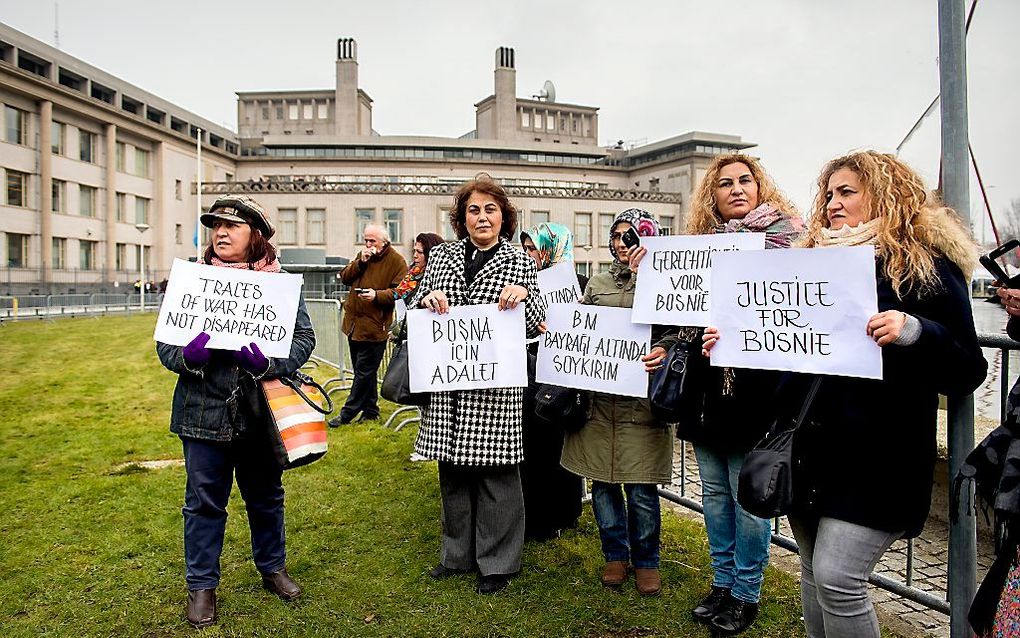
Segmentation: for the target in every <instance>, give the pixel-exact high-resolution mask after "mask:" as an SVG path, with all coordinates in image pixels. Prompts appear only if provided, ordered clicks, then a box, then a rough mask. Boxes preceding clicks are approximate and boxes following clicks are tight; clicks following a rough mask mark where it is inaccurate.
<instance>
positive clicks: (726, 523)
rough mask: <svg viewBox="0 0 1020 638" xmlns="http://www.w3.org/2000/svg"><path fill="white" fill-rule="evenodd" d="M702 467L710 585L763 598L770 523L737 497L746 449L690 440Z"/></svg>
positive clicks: (752, 598)
mask: <svg viewBox="0 0 1020 638" xmlns="http://www.w3.org/2000/svg"><path fill="white" fill-rule="evenodd" d="M694 453H695V454H696V455H697V457H698V468H699V470H700V472H701V501H702V504H703V505H704V508H705V531H707V532H708V549H709V553H710V555H711V557H712V571H713V572H714V574H713V576H712V585H713V586H715V587H726V588H729V589H731V590H732V591H731V595H732V596H733V597H734V598H736V599H737V600H740V601H743V602H745V603H756V602H758V600H759V599H760V598H761V582H762V579H763V578H764V575H765V566H766V565H768V562H769V542H770V541H771V539H772V528H771V523H770V521H769V520H767V519H764V518H758V517H757V516H753V515H751V514H749V513H747V512H746V511H744V508H743V507H741V506H740V504H739V503H737V477H738V476H740V468H741V466H742V465H743V464H744V456H745V455H744V454H721V453H719V452H716V451H715V450H713V449H711V448H709V447H704V446H700V445H696V446H694Z"/></svg>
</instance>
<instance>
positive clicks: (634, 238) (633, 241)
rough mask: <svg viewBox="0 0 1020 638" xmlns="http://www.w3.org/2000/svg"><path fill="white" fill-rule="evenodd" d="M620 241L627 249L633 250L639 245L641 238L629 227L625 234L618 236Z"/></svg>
mask: <svg viewBox="0 0 1020 638" xmlns="http://www.w3.org/2000/svg"><path fill="white" fill-rule="evenodd" d="M620 241H622V242H623V245H624V246H626V247H627V248H633V247H634V246H637V245H638V244H640V243H641V238H640V237H639V236H638V234H637V230H635V228H634V227H633V226H631V227H630V228H628V229H627V232H625V233H624V234H623V235H621V236H620Z"/></svg>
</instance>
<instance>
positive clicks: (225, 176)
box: [223, 173, 234, 182]
mask: <svg viewBox="0 0 1020 638" xmlns="http://www.w3.org/2000/svg"><path fill="white" fill-rule="evenodd" d="M223 181H224V182H232V181H234V174H233V173H224V174H223Z"/></svg>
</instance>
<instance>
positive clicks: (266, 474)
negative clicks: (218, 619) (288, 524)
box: [181, 437, 287, 590]
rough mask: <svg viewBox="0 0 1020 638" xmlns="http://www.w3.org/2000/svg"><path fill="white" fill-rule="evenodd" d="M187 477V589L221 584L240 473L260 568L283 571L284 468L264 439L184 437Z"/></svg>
mask: <svg viewBox="0 0 1020 638" xmlns="http://www.w3.org/2000/svg"><path fill="white" fill-rule="evenodd" d="M181 441H182V442H183V443H184V467H185V471H186V472H187V476H188V483H187V487H186V488H185V492H184V509H183V513H184V562H185V566H186V574H185V580H186V581H187V584H188V589H191V590H195V589H213V588H215V587H216V586H217V585H219V582H220V553H221V552H222V551H223V534H224V532H225V531H226V528H227V500H228V499H229V498H230V489H231V488H232V487H233V485H234V473H235V471H236V473H237V487H238V489H240V490H241V497H242V498H243V499H244V506H245V509H246V510H247V511H248V526H249V527H250V528H251V551H252V557H253V558H254V559H255V566H256V567H258V570H259V571H260V572H262V573H263V574H270V573H272V572H275V571H278V570H280V569H283V567H284V565H285V563H286V557H287V554H286V550H285V546H284V532H283V484H282V482H281V476H282V470H280V468H279V466H278V465H276V462H275V461H274V460H273V459H272V457H271V456H270V454H271V452H270V449H269V446H268V445H267V444H266V443H265V442H263V441H248V440H243V439H237V440H234V441H230V442H220V441H204V440H201V439H190V438H185V437H181Z"/></svg>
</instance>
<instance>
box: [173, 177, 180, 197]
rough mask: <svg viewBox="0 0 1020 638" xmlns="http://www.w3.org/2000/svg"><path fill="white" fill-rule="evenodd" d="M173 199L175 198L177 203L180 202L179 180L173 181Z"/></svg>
mask: <svg viewBox="0 0 1020 638" xmlns="http://www.w3.org/2000/svg"><path fill="white" fill-rule="evenodd" d="M174 197H176V198H177V201H181V180H179V179H175V180H174Z"/></svg>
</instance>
